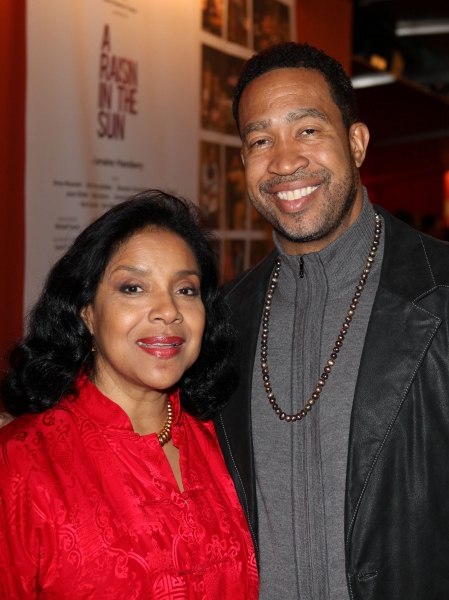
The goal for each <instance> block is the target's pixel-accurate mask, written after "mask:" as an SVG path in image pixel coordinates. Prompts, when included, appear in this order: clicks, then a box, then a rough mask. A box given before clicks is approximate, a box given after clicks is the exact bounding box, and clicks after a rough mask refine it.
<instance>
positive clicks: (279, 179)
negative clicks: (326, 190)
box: [259, 169, 330, 192]
mask: <svg viewBox="0 0 449 600" xmlns="http://www.w3.org/2000/svg"><path fill="white" fill-rule="evenodd" d="M311 178H313V179H321V181H322V182H323V183H327V182H328V181H329V179H330V175H329V172H328V171H327V170H324V169H322V170H320V171H314V172H312V173H305V172H304V171H299V170H298V171H295V173H292V174H291V175H275V176H274V177H272V178H271V179H269V180H268V181H264V182H263V183H261V184H260V186H259V190H260V191H261V192H269V191H270V190H271V188H272V187H274V186H275V185H281V184H283V183H292V182H293V181H305V180H306V179H311Z"/></svg>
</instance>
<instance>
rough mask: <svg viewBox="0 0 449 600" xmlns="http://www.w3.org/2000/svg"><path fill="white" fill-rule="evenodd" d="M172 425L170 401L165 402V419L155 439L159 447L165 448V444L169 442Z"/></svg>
mask: <svg viewBox="0 0 449 600" xmlns="http://www.w3.org/2000/svg"><path fill="white" fill-rule="evenodd" d="M172 423H173V407H172V405H171V402H170V400H168V401H167V418H166V419H165V423H164V426H163V427H162V429H161V430H160V431H159V433H158V434H157V439H158V440H159V443H160V445H161V446H165V444H166V443H167V442H169V441H170V440H171V426H172Z"/></svg>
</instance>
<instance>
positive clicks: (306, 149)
mask: <svg viewBox="0 0 449 600" xmlns="http://www.w3.org/2000/svg"><path fill="white" fill-rule="evenodd" d="M239 116H240V128H241V132H242V143H243V148H242V159H243V162H244V164H245V169H246V180H247V186H248V194H249V197H250V200H251V202H252V203H253V205H254V207H255V208H256V209H257V211H258V212H259V213H260V214H261V215H262V216H263V217H264V218H265V219H266V220H267V221H268V222H269V223H271V225H272V226H273V227H274V228H275V229H276V230H277V232H278V234H279V236H280V241H281V243H282V245H283V246H284V248H285V250H286V252H287V253H289V254H300V253H307V252H315V251H318V250H320V249H321V248H324V247H325V246H327V245H328V244H329V243H330V242H331V241H333V240H334V239H336V238H337V237H338V236H339V235H341V234H342V233H343V232H344V231H345V230H346V229H348V227H350V226H351V225H352V223H354V221H355V220H356V219H357V217H358V215H359V213H360V210H361V207H362V201H363V193H362V187H361V184H360V180H359V176H358V170H357V169H358V167H360V165H361V164H362V162H363V159H364V157H365V151H366V146H367V144H368V139H369V133H368V130H367V128H366V126H365V125H364V124H363V123H356V124H354V125H352V127H351V128H350V131H349V134H348V132H347V131H346V129H345V127H344V125H343V120H342V116H341V113H340V110H339V108H338V107H337V106H336V104H335V103H334V102H333V100H332V98H331V95H330V91H329V87H328V85H327V83H326V81H325V79H324V77H323V76H322V75H321V74H320V73H318V72H317V71H310V70H307V69H302V68H300V69H277V70H275V71H270V72H269V73H265V74H264V75H261V76H260V77H258V78H257V79H255V80H253V81H252V82H251V83H250V84H249V85H248V86H247V87H246V88H245V90H244V92H243V95H242V97H241V100H240V107H239Z"/></svg>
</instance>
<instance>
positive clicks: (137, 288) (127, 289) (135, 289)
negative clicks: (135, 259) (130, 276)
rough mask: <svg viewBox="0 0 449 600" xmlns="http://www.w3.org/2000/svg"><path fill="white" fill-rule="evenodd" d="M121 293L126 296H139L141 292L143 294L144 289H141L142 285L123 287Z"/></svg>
mask: <svg viewBox="0 0 449 600" xmlns="http://www.w3.org/2000/svg"><path fill="white" fill-rule="evenodd" d="M120 291H121V292H123V293H124V294H137V293H139V292H143V289H142V288H141V287H140V285H137V284H131V285H130V284H128V285H122V286H121V287H120Z"/></svg>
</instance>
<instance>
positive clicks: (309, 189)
mask: <svg viewBox="0 0 449 600" xmlns="http://www.w3.org/2000/svg"><path fill="white" fill-rule="evenodd" d="M320 185H321V182H320V183H317V182H316V180H315V182H310V181H307V185H304V182H303V181H301V182H300V181H292V182H289V183H285V184H278V185H274V186H272V187H270V188H269V189H268V190H267V192H268V193H269V194H270V195H271V196H272V197H273V199H274V201H275V203H276V206H277V207H278V208H279V210H281V211H282V212H286V213H296V212H298V211H300V210H302V209H303V208H305V207H306V206H307V205H308V204H310V202H312V200H313V198H314V192H315V191H316V190H317V189H318V188H319V187H320Z"/></svg>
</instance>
